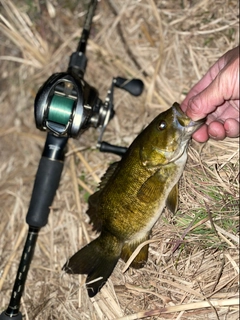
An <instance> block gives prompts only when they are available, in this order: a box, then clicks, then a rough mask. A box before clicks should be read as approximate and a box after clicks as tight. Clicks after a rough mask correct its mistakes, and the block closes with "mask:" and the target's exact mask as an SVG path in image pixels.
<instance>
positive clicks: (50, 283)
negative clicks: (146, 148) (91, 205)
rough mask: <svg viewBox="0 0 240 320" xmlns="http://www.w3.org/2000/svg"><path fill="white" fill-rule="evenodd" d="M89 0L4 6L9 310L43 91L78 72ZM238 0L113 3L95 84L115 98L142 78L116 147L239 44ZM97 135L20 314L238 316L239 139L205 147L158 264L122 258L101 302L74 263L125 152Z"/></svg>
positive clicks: (97, 37)
mask: <svg viewBox="0 0 240 320" xmlns="http://www.w3.org/2000/svg"><path fill="white" fill-rule="evenodd" d="M87 4H88V1H74V0H69V1H62V0H46V1H45V2H42V1H37V0H34V1H24V0H21V1H20V0H16V1H14V2H13V1H10V0H0V8H1V11H0V12H1V15H0V20H1V26H0V30H1V31H0V40H1V46H0V70H1V73H0V74H1V76H0V85H1V90H0V100H1V117H0V157H1V161H0V177H1V178H0V212H1V219H0V257H1V258H0V301H1V302H0V311H2V310H4V309H5V308H6V306H7V304H8V302H9V297H10V294H11V289H12V286H13V282H14V277H15V274H16V271H17V267H18V262H19V259H20V255H21V250H22V247H23V244H24V241H25V237H26V232H27V226H26V224H25V216H26V212H27V209H28V204H29V200H30V196H31V190H32V186H33V182H34V176H35V173H36V170H37V166H38V162H39V159H40V156H41V150H42V148H43V145H44V141H45V136H46V134H45V133H43V132H39V131H38V130H37V129H36V128H35V125H34V116H33V104H34V97H35V95H36V93H37V90H38V88H39V86H40V85H41V84H42V83H43V82H44V81H45V80H46V79H47V78H48V77H49V76H50V75H51V74H52V73H54V72H58V71H64V70H66V67H67V64H68V60H69V55H70V53H71V52H73V51H74V50H75V49H76V45H77V41H78V37H79V35H80V33H81V26H82V24H83V20H84V17H85V14H86V9H87ZM238 10H239V8H238V1H237V0H231V1H230V0H229V1H226V0H198V1H196V0H191V1H187V0H170V1H164V0H162V1H153V0H147V1H137V0H127V1H123V0H116V1H110V0H102V1H100V2H99V4H98V8H97V12H96V15H95V17H94V23H93V28H92V31H91V36H90V40H89V45H88V48H87V56H88V59H89V61H88V67H87V72H86V76H85V78H86V80H87V81H88V82H89V83H90V84H91V85H93V86H94V87H96V88H97V89H98V90H99V95H100V97H101V98H102V99H104V98H105V95H106V92H107V89H108V88H109V86H110V83H111V79H112V77H113V76H118V75H120V76H123V77H127V78H132V77H139V78H141V79H142V80H143V81H144V84H145V90H144V93H143V94H142V96H141V97H139V98H134V97H131V96H130V95H129V94H127V93H126V92H123V91H119V90H116V92H115V110H116V116H115V117H114V119H113V120H112V121H111V122H110V124H109V126H108V128H107V130H106V132H105V134H104V140H106V141H108V142H110V143H114V144H118V145H123V146H128V145H129V144H130V143H131V141H132V140H133V139H134V137H135V136H136V135H137V134H138V133H139V132H140V131H141V130H142V128H143V127H144V126H146V124H147V123H149V121H150V120H151V119H152V118H153V117H154V116H155V115H156V114H158V113H159V112H161V111H162V110H165V109H166V108H168V107H169V106H171V104H172V103H173V102H174V101H178V102H180V101H181V100H182V99H183V98H184V95H185V94H186V93H187V92H188V90H189V89H190V88H191V86H192V85H193V84H194V83H196V81H198V80H199V79H200V78H201V76H202V75H203V74H204V73H205V72H206V71H207V70H208V68H209V67H210V65H211V64H213V63H214V62H215V61H216V60H217V59H218V58H219V57H220V56H221V55H222V54H223V53H224V52H226V51H227V50H229V49H231V48H233V47H235V46H236V45H237V44H238V38H239V33H238V32H239V30H238V12H239V11H238ZM98 133H99V132H98V130H95V129H89V130H88V131H86V132H85V133H84V134H83V135H82V136H81V137H80V139H79V140H76V141H73V140H71V141H70V143H69V148H68V153H67V156H66V160H65V167H64V172H63V175H62V180H61V185H60V188H59V190H58V191H57V195H56V197H55V200H54V203H53V205H52V207H51V213H50V216H49V222H48V225H47V226H46V227H44V228H43V229H42V230H41V232H40V235H39V239H38V242H37V246H36V250H35V255H34V259H33V262H32V264H31V268H30V271H29V275H28V279H27V283H26V288H25V292H24V296H23V299H22V306H21V310H22V312H23V314H24V319H26V320H29V319H30V320H32V319H36V320H43V319H44V320H45V319H61V320H76V319H84V320H86V319H91V320H94V319H96V320H98V319H119V320H120V319H122V320H123V319H128V320H130V319H194V320H195V319H238V318H239V309H238V274H239V260H238V258H239V256H238V248H239V243H238V204H239V203H238V191H239V189H238V188H239V185H238V181H239V180H238V178H239V167H238V160H239V157H238V140H237V139H226V140H224V141H222V142H215V141H212V140H210V141H208V142H207V143H206V144H198V143H196V142H194V141H193V142H192V143H191V146H190V148H189V158H188V163H187V166H186V169H185V171H184V173H183V176H182V178H181V181H180V201H179V210H178V212H177V214H176V215H175V216H172V215H171V214H170V213H169V212H168V211H167V210H165V211H164V213H163V216H162V218H161V219H160V220H159V221H158V223H157V224H156V226H155V227H154V229H153V235H152V238H151V243H150V250H149V251H150V254H149V261H148V263H147V265H146V266H145V267H144V268H143V269H141V270H132V269H128V268H127V267H126V265H125V264H124V263H123V262H122V261H120V262H119V263H118V265H117V267H116V268H115V270H114V272H113V274H112V276H111V277H110V279H109V281H108V283H107V284H106V286H105V287H104V288H103V289H102V291H101V293H100V294H98V295H97V296H96V297H95V298H93V299H89V298H88V296H87V293H86V290H85V285H84V283H85V276H69V275H66V274H63V273H62V271H61V267H62V266H63V264H64V263H65V262H66V259H67V258H68V257H69V256H71V255H72V254H73V253H75V252H76V251H77V250H78V249H79V248H80V247H81V246H82V245H84V244H85V243H87V242H88V241H90V240H92V239H93V238H94V237H95V236H96V235H95V234H94V233H93V232H92V230H91V226H89V224H88V217H87V216H86V215H85V212H86V209H87V202H86V199H87V197H88V195H89V194H90V193H92V192H94V191H95V190H96V188H97V184H98V182H99V179H100V178H101V176H102V175H103V174H104V172H105V170H106V169H107V167H108V165H109V164H110V163H111V162H112V161H115V160H118V157H117V156H114V155H111V154H103V153H100V152H98V151H97V150H96V148H95V145H96V141H97V138H98Z"/></svg>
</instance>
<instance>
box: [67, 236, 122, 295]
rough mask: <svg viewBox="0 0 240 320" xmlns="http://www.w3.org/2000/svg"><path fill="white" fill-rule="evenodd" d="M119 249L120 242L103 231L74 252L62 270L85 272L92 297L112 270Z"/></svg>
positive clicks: (89, 293) (88, 289) (75, 272)
mask: <svg viewBox="0 0 240 320" xmlns="http://www.w3.org/2000/svg"><path fill="white" fill-rule="evenodd" d="M121 249H122V244H121V243H119V242H118V240H117V239H116V238H115V237H114V236H113V235H111V234H110V233H107V232H104V233H103V234H101V235H100V236H99V237H98V238H97V239H95V240H93V241H92V242H90V243H89V244H88V245H86V246H85V247H83V248H82V249H80V250H79V251H78V252H76V253H75V254H74V255H73V256H72V257H71V258H70V259H69V260H68V261H67V262H66V264H65V265H64V266H63V270H64V271H65V272H67V273H70V274H87V275H88V276H87V279H86V286H87V291H88V295H89V297H94V296H95V295H96V294H97V293H98V292H99V291H100V290H101V288H102V287H103V286H104V284H105V283H106V282H107V279H108V278H109V276H110V275H111V273H112V272H113V269H114V267H115V265H116V264H117V262H118V259H119V258H120V254H121ZM95 280H96V281H95Z"/></svg>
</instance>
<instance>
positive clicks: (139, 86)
mask: <svg viewBox="0 0 240 320" xmlns="http://www.w3.org/2000/svg"><path fill="white" fill-rule="evenodd" d="M76 55H78V52H76V53H74V54H73V55H72V57H71V59H70V64H69V69H68V72H62V73H55V74H53V75H52V76H51V77H50V78H49V79H48V80H47V81H46V82H45V83H44V85H43V86H42V87H41V88H40V90H39V92H38V93H37V96H36V99H35V121H36V126H37V128H38V129H40V130H47V131H49V132H51V133H52V134H54V135H55V136H57V137H72V138H78V137H79V136H80V135H81V133H82V132H83V131H84V130H86V129H88V128H89V127H91V126H92V127H95V128H98V127H99V128H101V131H100V135H99V139H98V142H97V147H98V148H99V149H100V151H103V152H113V153H117V154H120V155H122V154H123V152H124V151H125V148H122V147H117V146H112V145H110V144H108V143H106V142H102V141H101V140H102V136H103V132H104V130H105V128H106V126H107V124H108V122H109V121H110V120H111V119H112V117H113V116H114V109H113V89H114V87H118V88H121V89H124V90H126V91H127V92H129V93H130V94H132V95H134V96H138V95H140V94H141V93H142V90H143V83H142V81H141V80H139V79H133V80H127V79H124V78H121V77H117V78H113V81H112V84H111V87H110V89H109V90H108V94H107V97H106V99H105V101H104V102H102V101H101V100H100V99H99V97H98V91H97V90H96V89H95V88H94V87H92V86H90V85H89V84H88V83H87V82H86V81H85V80H83V78H82V75H83V72H82V71H81V72H79V70H80V67H81V65H82V59H84V60H85V56H84V55H83V54H82V55H78V59H76V58H75V56H76Z"/></svg>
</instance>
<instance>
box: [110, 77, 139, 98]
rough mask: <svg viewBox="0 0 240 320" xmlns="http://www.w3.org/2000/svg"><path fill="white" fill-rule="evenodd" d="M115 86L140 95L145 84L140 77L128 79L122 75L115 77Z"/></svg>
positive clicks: (134, 94)
mask: <svg viewBox="0 0 240 320" xmlns="http://www.w3.org/2000/svg"><path fill="white" fill-rule="evenodd" d="M113 83H114V86H116V87H117V88H120V89H123V90H125V91H127V92H129V93H130V94H131V95H133V96H136V97H137V96H140V94H141V93H142V92H143V88H144V84H143V82H142V80H140V79H132V80H128V79H125V78H122V77H117V78H114V79H113Z"/></svg>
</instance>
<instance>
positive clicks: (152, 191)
mask: <svg viewBox="0 0 240 320" xmlns="http://www.w3.org/2000/svg"><path fill="white" fill-rule="evenodd" d="M160 187H161V181H160V179H159V175H158V174H157V173H155V174H154V175H152V176H151V177H149V178H148V179H147V180H146V181H145V182H144V183H143V184H142V186H141V188H140V189H139V191H138V193H137V197H138V199H139V200H140V201H142V202H144V203H151V202H155V201H156V200H158V199H159V194H160V192H161V190H160Z"/></svg>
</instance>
